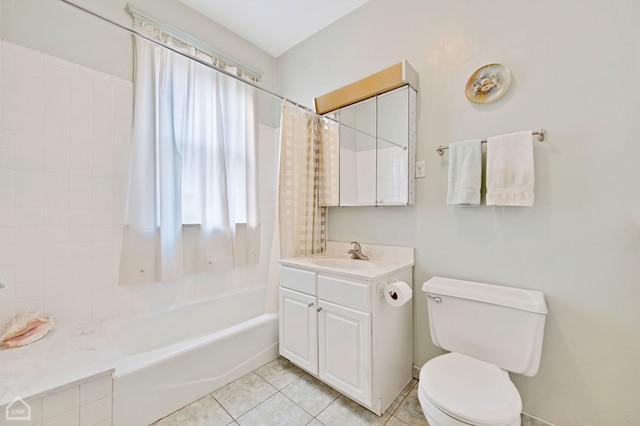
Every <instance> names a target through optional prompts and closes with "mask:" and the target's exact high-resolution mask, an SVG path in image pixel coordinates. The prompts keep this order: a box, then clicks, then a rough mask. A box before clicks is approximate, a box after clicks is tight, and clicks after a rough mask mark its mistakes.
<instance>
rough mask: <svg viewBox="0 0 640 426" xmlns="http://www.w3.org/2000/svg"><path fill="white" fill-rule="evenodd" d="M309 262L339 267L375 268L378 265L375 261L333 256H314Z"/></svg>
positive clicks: (328, 266)
mask: <svg viewBox="0 0 640 426" xmlns="http://www.w3.org/2000/svg"><path fill="white" fill-rule="evenodd" d="M309 262H311V263H314V264H316V265H318V266H324V267H327V268H338V269H373V268H376V267H377V266H378V265H376V264H375V263H374V262H371V261H369V260H359V259H343V258H333V257H318V258H313V259H309Z"/></svg>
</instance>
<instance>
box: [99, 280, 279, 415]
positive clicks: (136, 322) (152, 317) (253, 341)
mask: <svg viewBox="0 0 640 426" xmlns="http://www.w3.org/2000/svg"><path fill="white" fill-rule="evenodd" d="M265 295H266V291H265V289H264V287H261V288H258V289H253V290H245V291H242V292H238V293H233V294H228V295H225V296H222V297H216V298H214V299H209V300H205V301H197V302H191V303H187V304H184V305H180V306H178V307H174V308H171V309H167V310H163V311H158V312H153V313H145V314H140V315H135V316H131V317H127V318H121V319H116V320H113V321H108V322H106V323H105V324H104V326H105V331H106V334H107V336H108V338H109V341H110V343H111V344H112V346H113V348H114V352H115V373H114V375H113V424H114V426H147V425H150V424H151V423H153V422H155V421H156V420H158V419H160V418H162V417H164V416H166V415H168V414H170V413H172V412H174V411H176V410H177V409H179V408H180V407H183V406H185V405H187V404H189V403H191V402H193V401H195V400H196V399H198V398H200V397H202V396H204V395H206V394H207V393H210V392H212V391H214V390H216V389H218V388H220V387H222V386H224V385H226V384H227V383H229V382H231V381H233V380H235V379H237V378H239V377H241V376H243V375H245V374H247V373H249V372H251V371H252V370H254V369H256V368H258V367H259V366H261V365H263V364H266V363H267V362H269V361H271V360H274V359H275V358H276V357H277V356H278V315H277V314H264V306H265Z"/></svg>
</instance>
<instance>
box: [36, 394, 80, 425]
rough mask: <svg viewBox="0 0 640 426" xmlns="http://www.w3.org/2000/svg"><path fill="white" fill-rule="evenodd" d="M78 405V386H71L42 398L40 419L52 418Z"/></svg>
mask: <svg viewBox="0 0 640 426" xmlns="http://www.w3.org/2000/svg"><path fill="white" fill-rule="evenodd" d="M79 407H80V387H79V386H73V387H71V388H69V389H67V390H64V391H61V392H56V393H54V394H52V395H50V396H46V397H44V398H42V419H43V420H48V419H52V418H54V417H56V416H59V415H60V414H63V413H66V412H67V411H71V410H76V409H78V408H79Z"/></svg>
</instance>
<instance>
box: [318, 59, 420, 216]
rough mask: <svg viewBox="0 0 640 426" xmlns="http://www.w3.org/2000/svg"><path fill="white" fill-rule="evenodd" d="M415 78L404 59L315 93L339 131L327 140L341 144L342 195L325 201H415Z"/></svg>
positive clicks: (387, 203) (350, 203) (385, 203)
mask: <svg viewBox="0 0 640 426" xmlns="http://www.w3.org/2000/svg"><path fill="white" fill-rule="evenodd" d="M390 73H393V74H394V75H393V76H389V74H390ZM416 80H417V73H416V72H415V71H414V70H413V68H411V66H410V65H409V64H408V63H407V62H406V61H403V62H401V63H399V64H396V65H394V66H393V67H390V68H387V69H385V70H383V71H380V72H379V73H376V74H373V75H372V76H369V77H367V78H365V79H363V80H359V81H358V82H356V83H353V84H351V85H348V86H345V87H343V88H341V89H338V90H336V91H334V92H331V93H329V94H327V95H324V96H323V97H320V98H315V100H314V101H315V106H316V112H318V113H321V114H324V115H325V117H326V118H327V119H328V120H331V121H332V123H334V124H336V123H337V127H338V132H339V137H338V138H332V139H331V141H333V142H330V140H328V141H327V143H338V144H339V167H334V168H333V169H332V170H331V171H330V173H337V174H338V175H339V185H338V188H339V195H338V196H337V197H335V196H334V197H331V200H332V203H326V205H333V206H335V205H339V206H397V205H413V204H414V203H415V152H416V98H417V96H416V89H415V86H416ZM354 99H356V101H353V100H354ZM332 149H333V150H335V149H336V147H327V151H330V150H332ZM336 200H338V202H337V203H336Z"/></svg>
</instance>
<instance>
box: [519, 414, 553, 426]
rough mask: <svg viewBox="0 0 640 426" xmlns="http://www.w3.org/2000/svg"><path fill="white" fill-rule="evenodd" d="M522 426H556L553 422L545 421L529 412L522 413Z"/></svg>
mask: <svg viewBox="0 0 640 426" xmlns="http://www.w3.org/2000/svg"><path fill="white" fill-rule="evenodd" d="M522 426H555V425H554V424H553V423H549V422H547V421H544V420H542V419H540V418H538V417H536V416H532V415H531V414H528V413H522Z"/></svg>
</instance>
